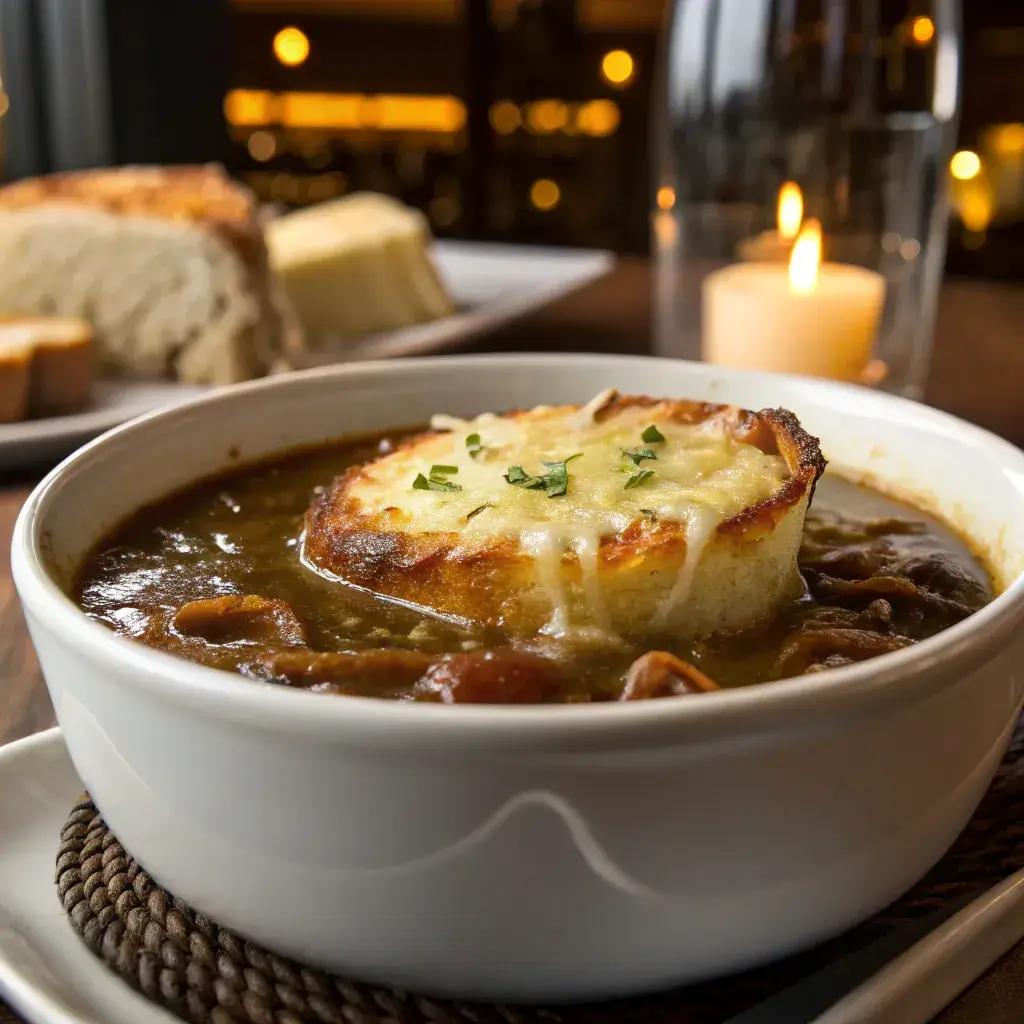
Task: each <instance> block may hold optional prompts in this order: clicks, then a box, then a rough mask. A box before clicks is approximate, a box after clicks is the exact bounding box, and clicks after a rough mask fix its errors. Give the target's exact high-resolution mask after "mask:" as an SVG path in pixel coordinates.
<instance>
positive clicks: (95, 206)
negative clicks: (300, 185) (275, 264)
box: [0, 166, 298, 384]
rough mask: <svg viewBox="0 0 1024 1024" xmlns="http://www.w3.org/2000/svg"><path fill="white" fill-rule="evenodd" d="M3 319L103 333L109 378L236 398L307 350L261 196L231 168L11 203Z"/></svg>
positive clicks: (3, 223) (130, 170)
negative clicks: (295, 351)
mask: <svg viewBox="0 0 1024 1024" xmlns="http://www.w3.org/2000/svg"><path fill="white" fill-rule="evenodd" d="M0 309H3V310H7V311H11V312H16V313H20V314H23V315H29V316H31V315H56V316H63V317H76V318H82V319H85V320H87V321H89V322H90V323H91V324H92V326H93V328H94V330H95V344H96V355H97V359H98V362H99V365H100V368H101V369H102V371H103V372H104V373H106V374H108V375H112V376H120V377H129V378H145V379H154V378H157V379H158V378H171V379H178V380H182V381H185V382H188V383H193V384H227V383H231V382H233V381H238V380H244V379H246V378H249V377H255V376H260V375H261V374H264V373H266V372H268V371H269V370H270V369H271V368H272V367H273V366H274V365H275V363H276V362H277V361H279V360H280V359H281V358H282V356H283V355H284V354H285V353H286V351H287V349H288V348H289V346H290V345H291V346H297V345H298V340H297V338H295V337H294V332H293V330H292V327H291V323H290V320H289V314H288V310H287V308H286V305H285V300H284V299H283V297H282V296H281V293H280V290H279V289H278V288H277V286H276V283H275V282H274V279H273V276H272V274H271V271H270V268H269V265H268V261H267V252H266V247H265V244H264V241H263V234H262V227H261V224H260V222H259V218H258V216H257V210H256V204H255V199H254V197H253V195H252V194H251V193H250V192H249V191H248V190H247V189H245V188H243V187H242V186H241V185H239V184H237V183H236V182H234V181H232V180H231V179H230V178H228V177H227V175H226V174H225V173H224V172H223V171H222V170H221V169H220V168H217V167H213V166H208V167H125V168H117V169H107V170H97V171H81V172H75V173H69V174H56V175H52V176H49V177H44V178H35V179H29V180H26V181H21V182H17V183H15V184H12V185H8V186H7V187H5V188H2V189H0Z"/></svg>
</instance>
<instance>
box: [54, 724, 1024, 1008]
mask: <svg viewBox="0 0 1024 1024" xmlns="http://www.w3.org/2000/svg"><path fill="white" fill-rule="evenodd" d="M1022 812H1024V726H1021V725H1018V727H1017V731H1016V733H1015V735H1014V739H1013V742H1012V744H1011V746H1010V749H1009V751H1008V753H1007V756H1006V758H1005V759H1004V761H1003V763H1002V765H1001V766H1000V769H999V772H998V774H997V776H996V778H995V781H994V782H993V784H992V786H991V788H990V789H989V791H988V793H987V794H986V796H985V799H984V800H983V801H982V804H981V806H980V807H979V809H978V812H977V813H976V814H975V816H974V818H973V819H972V820H971V823H970V824H969V825H968V827H967V829H966V830H965V832H964V833H963V835H962V836H961V837H960V838H959V839H958V840H957V842H956V844H955V845H954V847H953V848H952V850H950V851H949V853H948V854H947V855H946V856H945V857H944V858H943V859H942V861H941V862H940V863H939V864H938V865H937V866H936V867H935V868H934V869H933V870H932V871H931V872H930V873H929V874H928V876H927V877H926V878H924V879H923V880H922V881H921V882H920V883H918V884H917V885H916V886H915V887H914V888H913V889H912V890H911V891H910V892H909V893H907V894H906V895H905V896H904V897H902V898H901V899H900V900H898V901H897V902H896V903H895V904H893V905H892V906H891V907H889V908H887V909H886V910H885V911H883V912H882V913H881V914H878V915H877V916H875V917H874V918H872V919H871V920H870V921H868V922H866V923H865V924H863V925H861V926H859V927H858V928H856V929H854V930H853V931H852V932H849V933H847V934H846V935H844V936H842V937H840V938H838V939H834V940H833V941H831V942H828V943H826V944H825V945H823V946H819V947H817V948H816V949H814V950H812V951H810V952H808V953H803V954H800V955H799V956H795V957H791V958H789V959H788V960H785V961H782V962H780V963H776V964H772V965H771V966H769V967H764V968H759V969H758V970H755V971H749V972H747V973H745V974H742V975H738V976H735V977H732V978H727V979H723V980H720V981H715V982H709V983H706V984H702V985H696V986H691V987H689V988H686V989H681V990H678V991H675V992H670V993H666V994H664V995H660V996H654V997H646V998H642V999H632V1000H627V1001H622V1002H616V1003H605V1004H601V1005H591V1006H577V1007H571V1008H563V1007H559V1008H557V1009H536V1008H529V1009H518V1008H510V1007H502V1006H481V1005H475V1004H474V1005H466V1004H461V1003H454V1002H446V1001H438V1000H430V999H424V998H421V997H418V996H414V995H409V994H407V993H403V992H398V991H395V990H392V989H381V988H377V987H373V986H369V985H364V984H359V983H357V982H353V981H347V980H344V979H341V978H336V977H332V976H329V975H327V974H324V973H323V972H322V971H317V970H312V969H310V968H307V967H303V966H302V965H300V964H296V963H294V962H293V961H291V960H286V959H284V958H282V957H278V956H275V955H274V954H273V953H269V952H267V951H266V950H264V949H261V948H260V947H258V946H256V945H254V944H253V943H251V942H247V941H245V940H243V939H241V938H239V937H238V936H236V935H234V934H232V933H231V932H229V931H227V930H225V929H224V928H220V927H219V926H218V925H216V924H215V923H213V922H212V921H210V920H208V919H207V918H205V917H204V916H203V915H202V914H199V913H197V912H196V911H194V910H193V909H192V908H190V907H188V906H187V905H185V904H184V903H182V902H181V901H180V900H178V899H176V898H175V897H174V896H172V895H171V894H170V893H168V892H167V891H166V890H164V889H162V888H160V886H159V885H158V884H157V883H156V882H155V881H154V880H153V879H152V878H150V876H149V875H148V874H146V872H145V871H144V870H143V869H142V867H141V866H140V865H139V864H138V862H137V861H135V860H134V858H133V857H131V856H130V854H128V853H127V852H126V851H125V850H124V849H123V848H122V846H121V844H120V843H118V841H117V838H116V837H115V836H114V834H113V833H112V832H111V831H110V829H108V828H107V826H106V825H105V823H104V822H103V819H102V817H101V816H100V814H99V812H98V811H97V809H96V807H95V806H94V805H93V803H92V802H91V801H90V800H89V798H88V797H87V796H83V798H82V800H81V802H80V803H79V804H77V805H76V806H75V808H74V810H73V811H72V812H71V815H70V817H69V818H68V821H67V824H66V825H65V826H64V829H63V831H62V832H61V844H60V849H59V850H58V853H57V871H56V881H57V892H58V895H59V896H60V899H61V902H62V904H63V906H64V909H65V910H66V911H67V913H68V916H69V918H70V920H71V922H72V924H73V925H74V927H75V929H76V930H77V931H78V933H79V934H80V935H81V936H82V938H83V940H84V941H85V942H86V944H87V945H88V946H89V948H90V949H91V950H92V951H93V952H94V953H96V955H97V956H99V957H100V958H101V959H102V960H103V961H104V962H105V963H106V964H107V965H108V966H109V967H111V968H112V969H113V970H115V971H117V972H118V973H119V974H120V975H121V976H122V977H123V978H124V980H125V981H126V982H128V983H129V984H131V985H133V986H134V987H135V988H137V989H138V990H140V991H141V992H142V993H143V994H144V995H146V996H147V997H148V998H149V999H151V1000H152V1001H153V1002H155V1003H159V1004H160V1005H161V1006H163V1007H165V1008H166V1009H168V1010H170V1011H172V1012H173V1013H175V1014H177V1015H178V1016H179V1017H181V1018H182V1019H183V1020H186V1021H191V1022H194V1024H236V1022H252V1024H553V1022H554V1024H721V1022H723V1021H725V1020H726V1019H727V1018H729V1017H730V1016H732V1015H733V1014H735V1013H738V1012H740V1011H741V1010H743V1009H744V1008H745V1007H747V1006H750V1005H751V1004H753V1003H755V1002H758V1001H759V1000H761V999H764V998H766V997H767V996H769V995H771V994H772V993H773V992H776V991H778V990H779V989H781V988H784V987H786V986H787V985H791V984H793V983H794V982H796V981H798V980H799V979H800V978H801V977H804V976H806V975H807V974H810V973H812V972H813V971H815V970H817V969H819V968H820V967H822V966H824V965H825V964H827V963H830V962H832V961H833V960H835V959H836V958H837V957H840V956H842V955H844V954H845V953H848V952H851V951H852V950H854V949H857V948H859V947H861V946H863V945H865V944H866V943H868V942H870V941H872V940H874V939H876V938H879V937H881V936H882V935H883V934H885V933H886V932H888V931H890V930H891V929H892V928H894V927H896V926H897V925H899V924H902V923H904V922H906V921H908V920H912V919H914V918H916V917H919V916H921V915H923V914H926V913H928V912H929V911H931V910H934V909H936V908H937V907H939V906H941V905H942V904H943V903H944V902H945V901H946V900H948V899H950V898H952V897H954V896H958V895H961V894H964V893H967V892H970V891H974V890H976V889H978V888H979V887H981V886H984V885H989V884H992V883H994V882H996V881H997V880H998V879H1000V878H1003V877H1005V876H1006V875H1008V874H1010V873H1012V872H1013V871H1016V870H1017V869H1018V868H1021V867H1024V813H1022ZM947 1012H950V1011H947ZM944 1016H945V1015H944ZM949 1019H950V1021H952V1020H953V1016H950V1018H949ZM961 1019H963V1018H962V1017H956V1020H961ZM978 1019H979V1020H980V1019H988V1018H987V1017H986V1018H978ZM1008 1019H1011V1018H1008ZM1012 1019H1016V1018H1012ZM1020 1019H1024V1014H1022V1015H1021V1017H1020Z"/></svg>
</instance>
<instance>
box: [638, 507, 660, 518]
mask: <svg viewBox="0 0 1024 1024" xmlns="http://www.w3.org/2000/svg"><path fill="white" fill-rule="evenodd" d="M640 515H642V516H643V517H644V519H657V518H658V513H657V512H655V511H654V509H653V508H642V509H640Z"/></svg>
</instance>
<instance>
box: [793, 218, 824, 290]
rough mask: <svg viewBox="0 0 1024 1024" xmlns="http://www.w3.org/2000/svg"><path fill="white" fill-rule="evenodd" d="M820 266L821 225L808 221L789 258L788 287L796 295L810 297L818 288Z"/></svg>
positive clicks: (814, 221)
mask: <svg viewBox="0 0 1024 1024" xmlns="http://www.w3.org/2000/svg"><path fill="white" fill-rule="evenodd" d="M820 265H821V224H820V223H819V222H818V221H816V220H809V221H807V223H806V224H805V225H804V229H803V231H801V232H800V236H799V237H798V238H797V240H796V242H794V244H793V252H792V255H791V256H790V257H789V286H790V288H791V289H792V290H793V291H794V292H795V293H796V294H797V295H810V294H811V293H812V292H813V291H814V289H815V288H816V287H817V286H818V267H819V266H820Z"/></svg>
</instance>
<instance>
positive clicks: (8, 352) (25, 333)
mask: <svg viewBox="0 0 1024 1024" xmlns="http://www.w3.org/2000/svg"><path fill="white" fill-rule="evenodd" d="M33 348H34V343H33V340H32V332H31V331H30V330H28V329H27V328H24V327H19V326H17V325H15V324H0V423H17V422H18V421H19V420H23V419H25V417H26V416H27V415H28V389H29V372H30V368H31V365H32V350H33Z"/></svg>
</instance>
